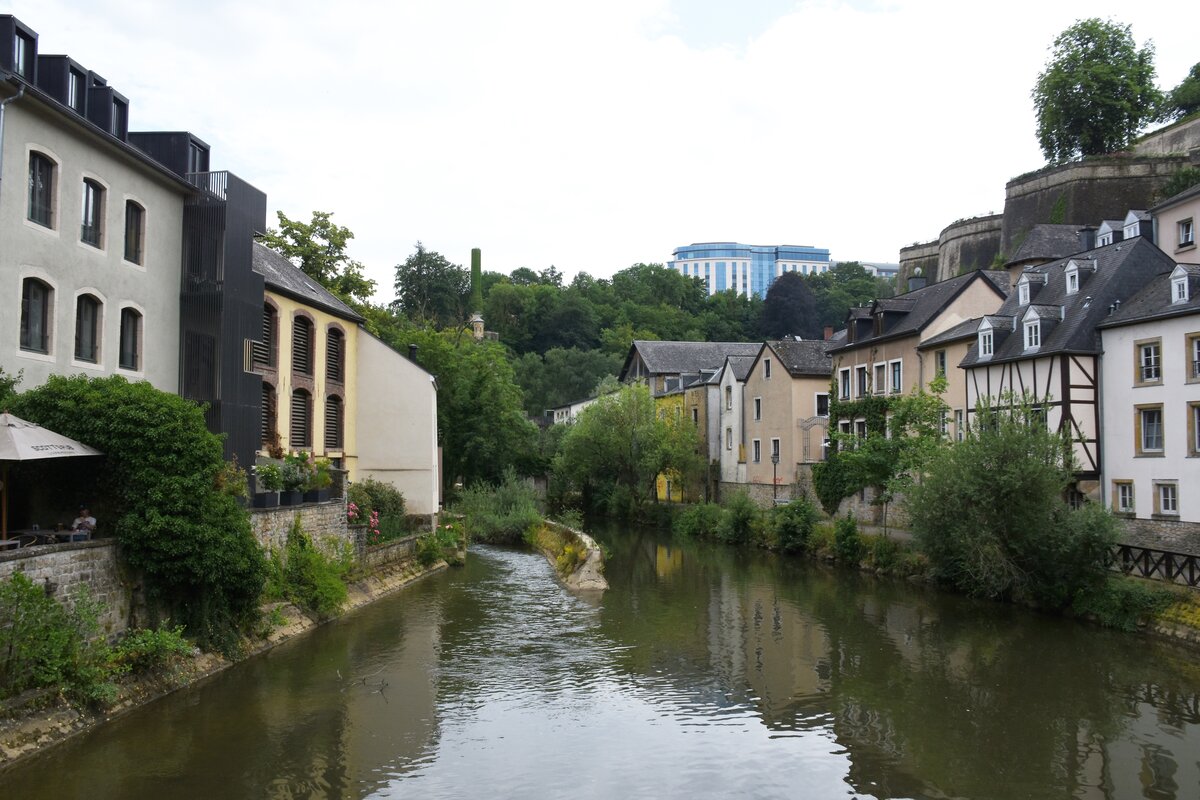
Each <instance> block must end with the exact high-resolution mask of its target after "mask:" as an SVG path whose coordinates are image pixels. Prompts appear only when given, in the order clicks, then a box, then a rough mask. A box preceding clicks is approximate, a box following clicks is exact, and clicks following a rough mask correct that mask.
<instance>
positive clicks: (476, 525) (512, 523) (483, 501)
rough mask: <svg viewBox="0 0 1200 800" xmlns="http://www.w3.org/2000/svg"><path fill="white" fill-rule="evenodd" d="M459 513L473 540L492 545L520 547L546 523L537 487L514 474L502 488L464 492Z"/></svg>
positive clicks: (479, 487) (507, 475) (481, 487)
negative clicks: (543, 518) (534, 488)
mask: <svg viewBox="0 0 1200 800" xmlns="http://www.w3.org/2000/svg"><path fill="white" fill-rule="evenodd" d="M457 510H458V511H459V512H460V513H461V514H462V515H463V517H464V521H465V524H466V529H467V533H468V534H469V535H470V536H471V538H472V539H475V540H477V541H482V542H490V543H492V544H519V543H520V542H521V541H523V540H524V538H525V535H526V533H528V532H529V531H531V530H533V529H535V528H536V527H537V526H539V525H541V524H542V515H541V513H540V512H539V511H538V507H537V498H536V495H535V494H534V492H533V487H532V486H530V485H529V484H527V483H526V482H525V481H523V480H521V479H519V478H518V477H517V476H516V473H514V472H512V471H509V472H507V473H505V476H504V480H503V481H501V483H500V484H499V485H498V486H490V485H486V484H482V485H475V486H470V487H468V488H466V489H464V490H463V491H462V493H461V494H460V496H459V501H458V505H457Z"/></svg>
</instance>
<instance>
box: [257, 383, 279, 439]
mask: <svg viewBox="0 0 1200 800" xmlns="http://www.w3.org/2000/svg"><path fill="white" fill-rule="evenodd" d="M275 419H276V416H275V388H274V387H273V386H271V384H269V383H264V384H263V387H262V412H261V421H260V428H261V437H260V438H261V440H262V443H263V445H264V446H266V445H267V444H269V443H270V441H271V439H272V435H271V434H273V433H274V432H275Z"/></svg>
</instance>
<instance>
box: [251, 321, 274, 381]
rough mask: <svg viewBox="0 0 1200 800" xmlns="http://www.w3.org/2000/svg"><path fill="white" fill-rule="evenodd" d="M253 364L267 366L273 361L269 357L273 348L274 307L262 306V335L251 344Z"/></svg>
mask: <svg viewBox="0 0 1200 800" xmlns="http://www.w3.org/2000/svg"><path fill="white" fill-rule="evenodd" d="M253 348H254V349H253V359H254V366H255V367H256V368H257V367H269V366H271V364H272V363H273V362H274V359H273V358H272V357H271V356H272V353H273V352H274V350H275V309H273V308H271V307H270V306H264V307H263V320H262V336H261V338H260V340H259V341H257V342H254V345H253Z"/></svg>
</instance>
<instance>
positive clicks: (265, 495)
mask: <svg viewBox="0 0 1200 800" xmlns="http://www.w3.org/2000/svg"><path fill="white" fill-rule="evenodd" d="M278 505H279V492H259V493H258V494H256V495H254V507H255V508H275V507H276V506H278Z"/></svg>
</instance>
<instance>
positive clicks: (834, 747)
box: [0, 531, 1200, 800]
mask: <svg viewBox="0 0 1200 800" xmlns="http://www.w3.org/2000/svg"><path fill="white" fill-rule="evenodd" d="M597 538H599V539H601V540H602V541H605V542H606V543H607V544H608V545H609V546H610V547H611V549H612V557H611V558H610V559H609V562H608V568H607V577H608V579H609V581H610V583H611V588H610V589H609V591H608V592H607V593H606V594H605V595H604V597H603V598H602V599H599V600H596V599H590V600H589V599H584V598H579V597H575V596H573V595H571V594H570V593H568V592H567V591H565V590H564V589H563V588H561V587H560V586H559V584H558V583H557V582H556V581H555V580H554V577H553V574H552V572H551V570H550V567H549V566H548V565H547V563H546V561H545V560H544V559H543V558H542V557H540V556H535V555H531V554H527V553H522V552H517V551H512V550H504V549H497V548H490V547H475V548H472V551H471V555H470V558H469V561H468V564H467V566H466V567H464V568H462V569H455V570H450V571H448V572H444V573H442V574H439V575H436V576H433V577H431V578H429V579H426V580H424V581H421V582H419V583H417V584H415V585H413V586H410V587H408V588H406V589H405V590H403V591H401V592H399V593H397V594H395V595H394V596H391V597H389V598H387V599H385V600H383V601H381V602H379V603H376V604H375V605H373V606H370V607H368V608H365V609H362V610H360V611H358V612H355V613H353V614H350V615H347V616H346V617H345V618H342V619H340V620H337V621H335V622H333V623H331V624H329V625H326V626H323V627H322V628H320V629H318V630H317V631H315V632H314V633H313V634H311V635H309V636H306V637H304V638H302V639H300V640H297V641H293V642H290V643H288V644H286V645H283V646H281V647H279V648H276V649H275V650H273V651H271V652H270V653H268V654H266V655H265V656H262V657H259V658H256V659H252V660H250V661H248V662H245V663H243V664H241V665H238V666H236V667H234V668H232V669H230V670H228V671H226V672H225V673H223V674H222V675H220V676H218V677H216V678H215V679H213V680H211V681H208V682H206V683H203V684H201V685H199V686H196V687H192V688H190V689H187V690H184V691H181V692H177V693H176V694H174V695H172V696H170V697H167V698H166V699H164V700H161V701H159V702H156V703H154V704H151V705H149V706H146V707H144V708H142V709H139V710H138V711H135V712H133V713H131V714H128V715H126V716H124V717H122V718H120V719H118V720H116V721H114V722H112V723H110V724H108V725H106V726H104V727H102V728H100V729H98V730H96V731H94V732H92V733H91V734H88V735H86V736H83V737H81V738H78V739H76V740H73V741H71V742H69V743H67V744H66V745H64V746H61V747H58V748H55V749H53V750H51V751H49V752H47V753H45V754H43V755H42V756H40V757H38V758H35V759H32V760H29V761H27V762H25V763H23V764H21V765H19V766H17V767H16V768H14V769H12V770H9V771H8V772H6V773H2V774H0V796H2V797H13V798H16V797H20V798H28V799H29V800H32V799H33V798H64V797H89V798H90V797H104V798H144V797H168V796H175V797H189V798H190V797H214V798H215V797H221V798H238V797H246V798H260V797H273V798H296V797H348V798H360V797H381V798H382V797H408V796H414V797H423V798H437V797H482V796H488V797H564V796H572V797H579V798H618V797H621V798H624V797H655V798H659V797H687V798H691V797H813V798H832V797H876V798H947V797H954V798H960V797H961V798H1054V799H1055V800H1059V799H1060V798H1068V797H1076V798H1143V797H1146V798H1180V800H1182V799H1183V798H1196V797H1198V796H1200V763H1198V762H1200V759H1198V758H1197V753H1200V699H1198V698H1200V660H1198V659H1197V657H1196V653H1195V652H1194V651H1186V650H1182V649H1178V648H1176V647H1174V646H1172V645H1167V644H1158V643H1155V642H1151V641H1147V640H1146V639H1143V638H1139V637H1136V636H1131V635H1127V634H1121V633H1116V632H1110V631H1105V630H1101V629H1098V628H1095V627H1093V626H1090V625H1087V624H1084V623H1079V622H1074V621H1070V620H1062V619H1057V618H1051V617H1043V616H1040V615H1037V614H1034V613H1031V612H1029V611H1026V610H1022V609H1017V608H1012V607H1008V606H1003V605H997V604H990V603H981V602H973V601H970V600H966V599H963V598H960V597H955V596H950V595H946V594H942V593H939V592H937V591H934V590H931V589H927V588H922V587H914V586H909V585H907V584H904V583H899V582H892V581H879V580H875V579H872V578H868V577H864V576H860V575H858V574H854V573H847V572H840V571H835V570H830V569H826V568H824V567H821V566H817V565H813V564H810V563H807V562H804V561H802V560H793V559H785V558H780V557H775V556H771V555H766V554H746V553H737V552H733V551H729V550H726V549H723V548H720V547H714V546H708V545H696V544H691V543H687V542H682V543H681V542H674V541H672V540H671V539H670V538H669V537H663V536H659V535H656V534H651V533H643V532H637V531H613V532H610V533H608V534H600V535H599V536H598V537H597Z"/></svg>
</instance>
